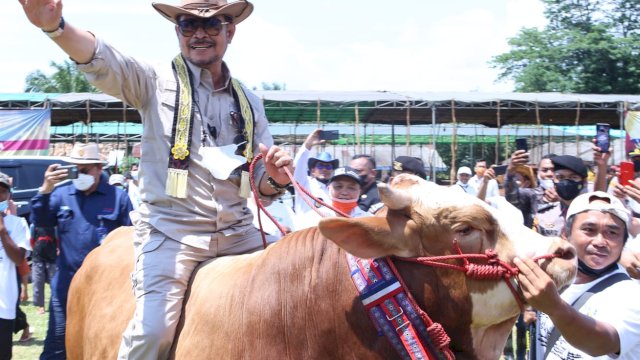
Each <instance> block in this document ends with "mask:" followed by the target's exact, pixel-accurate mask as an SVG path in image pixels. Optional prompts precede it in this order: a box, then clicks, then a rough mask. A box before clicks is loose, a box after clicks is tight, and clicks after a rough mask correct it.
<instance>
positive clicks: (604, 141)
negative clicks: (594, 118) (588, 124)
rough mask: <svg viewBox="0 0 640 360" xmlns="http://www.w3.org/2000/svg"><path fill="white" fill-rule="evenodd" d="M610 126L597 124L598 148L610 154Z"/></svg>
mask: <svg viewBox="0 0 640 360" xmlns="http://www.w3.org/2000/svg"><path fill="white" fill-rule="evenodd" d="M609 128H610V126H609V124H603V123H598V124H596V146H597V147H599V148H600V151H602V152H603V153H608V152H609Z"/></svg>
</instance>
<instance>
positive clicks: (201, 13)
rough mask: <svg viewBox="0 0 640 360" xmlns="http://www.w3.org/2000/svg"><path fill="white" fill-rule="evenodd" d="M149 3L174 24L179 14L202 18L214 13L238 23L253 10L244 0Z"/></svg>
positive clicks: (193, 0)
mask: <svg viewBox="0 0 640 360" xmlns="http://www.w3.org/2000/svg"><path fill="white" fill-rule="evenodd" d="M151 5H152V6H153V8H154V9H156V11H158V12H159V13H160V15H162V16H164V17H165V18H167V19H168V20H169V21H171V22H172V23H174V24H177V23H178V17H180V16H181V15H190V16H195V17H199V18H203V19H205V18H210V17H213V16H216V15H227V16H229V17H231V18H232V22H233V23H234V24H238V23H240V22H241V21H242V20H244V19H246V18H247V17H248V16H249V15H251V12H253V4H252V3H250V2H248V1H246V0H239V1H234V2H231V3H228V2H227V0H181V1H180V5H178V6H174V5H169V4H162V3H157V2H154V3H152V4H151Z"/></svg>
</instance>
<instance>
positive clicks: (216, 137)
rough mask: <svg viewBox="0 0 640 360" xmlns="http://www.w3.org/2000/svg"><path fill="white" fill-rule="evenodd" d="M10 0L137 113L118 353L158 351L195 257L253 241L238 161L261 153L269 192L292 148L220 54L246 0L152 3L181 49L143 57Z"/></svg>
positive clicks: (164, 345)
mask: <svg viewBox="0 0 640 360" xmlns="http://www.w3.org/2000/svg"><path fill="white" fill-rule="evenodd" d="M20 3H21V4H22V6H23V8H24V11H25V13H26V15H27V18H28V19H29V21H31V23H33V24H34V25H35V26H37V27H38V28H40V29H42V30H43V31H44V33H45V34H46V35H48V36H49V37H50V38H51V39H52V40H53V41H54V42H55V43H56V44H57V45H58V46H60V48H62V50H64V51H65V52H66V53H67V54H68V55H69V56H70V57H71V58H72V59H73V60H74V61H75V62H76V63H77V64H78V68H79V69H80V70H81V71H82V72H84V73H85V74H86V76H87V78H88V79H89V81H90V82H91V83H93V84H94V85H95V86H96V87H97V88H98V89H100V90H102V91H103V92H104V93H106V94H109V95H112V96H114V97H116V98H119V99H121V100H122V101H124V102H125V103H127V104H130V105H133V106H134V107H136V108H137V109H138V111H139V112H140V114H141V117H142V124H143V134H142V156H141V159H140V174H139V176H140V196H141V199H142V203H141V204H140V207H139V208H138V209H137V211H136V212H133V213H132V218H133V223H134V225H135V228H136V232H135V234H136V235H135V240H134V242H135V247H136V250H135V269H134V273H133V276H132V280H133V288H134V293H135V297H136V312H135V314H134V316H133V319H132V321H131V322H130V324H129V326H128V327H127V330H126V331H125V333H124V335H123V339H122V344H121V347H120V352H119V356H118V357H119V358H123V359H124V358H135V359H143V358H144V359H156V358H161V359H162V358H167V357H168V355H169V349H170V347H171V343H172V340H173V338H174V332H175V328H176V325H177V324H178V320H179V319H180V313H181V309H182V299H183V298H184V293H185V291H186V289H187V284H188V282H189V279H190V278H191V273H192V271H193V270H194V269H195V267H196V266H197V265H198V264H200V263H201V262H203V261H205V260H207V259H211V258H215V257H218V256H222V255H231V254H241V253H248V252H252V251H255V250H258V249H260V248H262V243H261V239H260V236H259V233H258V231H257V230H256V229H255V228H253V226H252V223H251V222H252V215H251V212H250V211H249V210H248V208H247V206H246V205H247V203H246V198H247V197H248V196H249V176H248V171H247V170H248V166H247V163H248V162H250V161H251V160H252V159H253V157H254V156H256V155H257V154H259V153H262V154H263V156H264V163H260V164H259V166H258V169H257V171H256V172H255V181H256V183H257V184H258V186H259V192H260V194H261V195H262V196H267V197H274V196H278V195H280V194H281V193H282V189H284V188H285V187H286V185H287V184H288V183H289V179H288V177H287V175H286V173H285V172H284V171H283V170H284V169H283V168H284V167H287V166H290V164H291V157H290V156H289V154H288V153H287V152H285V151H284V150H281V149H280V148H279V147H277V146H272V144H273V139H272V136H271V134H270V133H269V129H268V123H267V118H266V116H265V112H264V108H263V105H262V103H261V101H260V99H259V98H258V97H257V96H255V95H254V94H252V93H251V92H250V91H249V90H247V89H246V88H245V87H244V86H243V85H242V84H240V82H239V81H237V80H236V79H235V78H232V77H231V75H230V71H229V68H228V67H227V64H226V63H225V62H224V61H223V60H222V59H223V56H224V54H225V51H226V50H227V46H228V44H230V43H231V40H232V39H233V37H234V35H235V32H236V26H237V25H238V24H239V23H240V22H242V21H243V20H244V19H246V18H247V17H248V16H249V15H250V14H251V12H252V11H253V5H252V4H251V3H250V2H248V1H246V0H239V1H235V2H230V3H227V1H226V0H182V1H181V2H180V5H179V6H172V5H168V4H161V3H154V4H153V7H154V8H155V9H156V10H157V11H158V12H159V13H160V14H161V15H162V16H164V17H165V18H166V19H167V20H169V21H170V22H172V23H173V24H174V25H175V32H176V36H177V38H178V43H179V46H180V54H178V55H177V56H176V57H175V58H174V59H173V61H167V63H166V64H165V65H166V66H164V67H153V66H151V65H149V64H146V63H144V62H141V61H138V60H136V59H133V58H131V57H128V56H126V55H124V54H122V53H120V52H118V51H117V50H116V49H115V48H113V47H112V46H111V45H110V44H109V43H107V42H106V41H104V40H102V39H100V38H98V37H96V36H95V35H94V34H93V33H91V32H89V31H84V30H81V29H79V28H77V27H75V26H73V25H72V24H71V23H70V22H69V21H65V19H64V18H63V16H62V15H63V14H62V1H61V0H20ZM168 157H169V160H168V161H167V158H168ZM161 314H164V316H162V315H161Z"/></svg>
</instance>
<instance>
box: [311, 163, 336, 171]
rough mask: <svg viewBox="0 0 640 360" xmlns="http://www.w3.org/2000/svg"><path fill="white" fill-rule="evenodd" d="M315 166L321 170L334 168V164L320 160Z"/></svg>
mask: <svg viewBox="0 0 640 360" xmlns="http://www.w3.org/2000/svg"><path fill="white" fill-rule="evenodd" d="M315 168H316V169H319V170H333V165H331V164H327V163H321V162H319V163H317V164H316V166H315Z"/></svg>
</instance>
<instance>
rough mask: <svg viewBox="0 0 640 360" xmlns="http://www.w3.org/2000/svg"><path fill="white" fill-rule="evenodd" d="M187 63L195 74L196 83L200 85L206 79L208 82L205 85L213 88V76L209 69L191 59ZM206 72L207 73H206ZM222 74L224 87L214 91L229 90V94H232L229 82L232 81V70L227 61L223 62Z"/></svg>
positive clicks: (194, 80) (194, 81)
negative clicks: (192, 61)
mask: <svg viewBox="0 0 640 360" xmlns="http://www.w3.org/2000/svg"><path fill="white" fill-rule="evenodd" d="M186 63H187V66H188V67H189V70H190V71H191V74H193V83H194V84H198V85H199V84H200V82H201V81H203V80H204V81H205V82H206V84H205V87H206V88H208V89H213V78H212V77H211V73H210V72H209V70H206V69H203V68H201V67H199V66H196V65H194V64H192V63H191V62H190V61H189V60H187V61H186ZM205 73H206V74H207V75H204V74H205ZM222 76H224V87H222V88H220V89H216V90H214V91H215V92H218V91H227V92H229V94H231V87H230V86H229V82H230V81H231V72H230V71H229V67H228V66H227V63H225V62H224V61H223V62H222ZM196 86H197V85H196Z"/></svg>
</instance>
